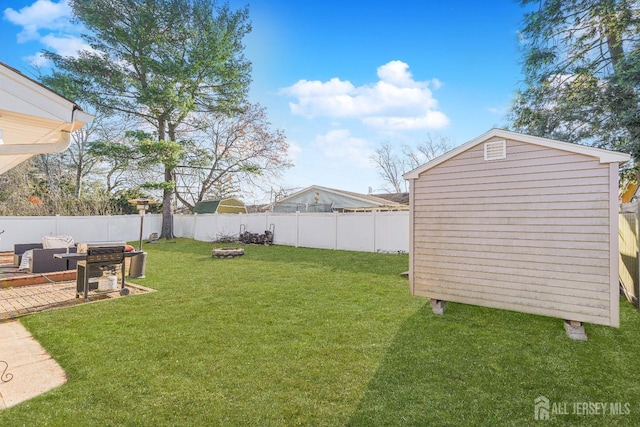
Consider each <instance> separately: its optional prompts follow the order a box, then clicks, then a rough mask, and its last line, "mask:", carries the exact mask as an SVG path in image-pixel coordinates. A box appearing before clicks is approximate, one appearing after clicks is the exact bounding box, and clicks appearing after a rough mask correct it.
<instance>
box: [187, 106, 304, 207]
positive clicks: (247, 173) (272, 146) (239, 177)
mask: <svg viewBox="0 0 640 427" xmlns="http://www.w3.org/2000/svg"><path fill="white" fill-rule="evenodd" d="M191 124H192V126H193V128H194V130H193V132H191V135H192V140H191V141H190V143H189V144H186V143H185V144H184V145H185V149H186V156H185V158H184V163H183V164H181V167H180V168H179V169H178V171H177V178H178V181H179V184H180V185H179V186H178V191H177V198H178V200H180V202H182V204H183V205H185V206H187V207H188V208H190V209H192V208H193V206H194V205H195V203H197V202H199V201H201V200H204V199H205V198H213V199H218V198H222V197H228V196H232V195H235V194H237V193H238V191H239V189H240V187H241V185H242V184H243V183H249V184H252V185H262V186H267V185H269V184H271V181H272V180H273V179H275V178H278V177H279V176H280V173H281V172H282V170H283V169H285V168H287V167H290V166H291V163H290V162H289V160H288V158H287V149H288V144H287V142H286V139H285V135H284V133H283V132H282V131H280V130H272V129H271V123H270V122H269V121H268V120H267V114H266V110H265V109H264V107H261V106H260V105H258V104H245V105H243V108H242V111H241V112H240V113H237V114H234V115H232V116H228V115H227V114H224V113H216V114H200V115H198V116H196V117H194V120H193V121H192V122H191Z"/></svg>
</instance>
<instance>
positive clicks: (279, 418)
mask: <svg viewBox="0 0 640 427" xmlns="http://www.w3.org/2000/svg"><path fill="white" fill-rule="evenodd" d="M145 250H146V251H147V252H148V254H149V255H148V259H147V271H146V273H147V275H146V278H145V279H143V280H139V283H140V284H142V285H145V286H148V287H151V288H154V289H157V290H158V292H155V293H151V294H146V295H139V296H132V297H128V298H119V299H115V300H112V301H108V302H102V303H98V304H89V305H82V306H76V307H73V308H69V309H64V310H58V311H53V312H48V313H40V314H36V315H32V316H28V317H25V318H23V319H21V320H20V321H21V322H22V323H23V324H24V325H26V327H27V328H28V329H29V330H30V331H31V332H32V333H33V335H34V336H35V337H36V338H37V339H38V340H39V341H40V342H41V343H42V345H43V346H44V347H45V348H46V349H47V350H48V351H49V352H50V353H51V355H52V356H53V357H54V358H55V359H56V360H57V361H58V363H60V365H61V366H62V367H63V368H64V369H65V371H66V372H67V375H68V377H69V381H68V383H67V384H65V385H64V386H62V387H60V388H57V389H55V390H53V391H51V392H49V393H47V394H45V395H42V396H39V397H37V398H35V399H32V400H30V401H27V402H24V403H22V404H20V405H17V406H15V407H13V408H10V409H7V410H4V411H0V425H1V426H22V425H26V426H43V425H52V426H90V425H91V426H93V425H95V426H98V425H99V426H102V425H114V426H120V425H131V426H133V425H141V426H177V425H189V426H226V425H230V426H236V425H240V426H242V425H248V426H258V425H259V426H293V425H304V426H306V425H313V426H322V425H328V426H343V425H347V426H390V425H416V426H428V425H438V426H444V425H450V426H478V425H487V426H495V425H513V426H522V425H530V424H534V423H536V421H535V420H534V400H535V399H536V398H537V397H539V396H545V397H546V398H548V399H549V401H550V402H551V404H552V407H550V410H551V411H553V410H554V409H555V410H556V411H555V413H552V414H551V417H550V420H549V421H540V424H541V425H545V426H546V425H549V426H551V425H594V426H599V425H640V401H639V398H638V396H640V374H638V373H637V372H638V366H640V336H639V332H640V314H639V313H638V312H636V311H635V309H634V308H633V307H632V306H631V305H630V304H628V303H626V302H623V303H622V307H621V312H622V319H621V327H620V328H619V329H614V328H609V327H604V326H596V325H587V326H586V330H587V334H588V335H589V341H588V342H576V341H571V340H569V339H568V337H567V335H566V333H565V332H564V329H563V327H562V322H561V321H560V320H558V319H551V318H545V317H540V316H533V315H525V314H519V313H513V312H508V311H501V310H492V309H485V308H479V307H472V306H467V305H461V304H451V303H449V304H447V312H446V314H445V315H444V316H436V315H433V314H432V313H431V309H430V306H429V304H428V301H427V300H424V299H421V298H416V297H412V296H410V295H409V291H408V284H407V281H406V279H404V278H402V277H401V276H400V273H401V272H402V271H405V270H406V269H407V265H408V259H407V256H406V255H385V254H371V253H359V252H344V251H331V250H317V249H303V248H292V247H279V246H272V247H264V246H246V247H245V255H244V256H243V257H239V258H234V259H214V258H212V257H211V254H210V251H211V245H210V244H206V243H202V242H196V241H192V240H186V239H178V241H177V243H174V244H169V243H166V244H155V245H151V244H148V245H146V246H145ZM582 402H606V403H607V410H608V412H607V413H606V414H605V415H603V414H602V413H600V415H582V414H580V413H574V412H576V410H578V411H580V412H582V409H584V410H585V411H587V412H588V405H587V406H584V407H583V406H580V405H581V403H582ZM574 403H577V404H578V406H575V405H574ZM612 403H613V404H614V408H615V407H618V408H621V409H622V412H623V414H620V415H612V414H611V413H610V408H611V405H610V404H612ZM618 403H619V404H621V405H618V406H615V404H618ZM627 404H628V405H627ZM562 405H564V406H562ZM563 408H564V410H565V411H564V412H569V413H568V414H560V413H558V411H557V410H560V411H562V410H563ZM627 409H628V412H629V413H628V414H625V413H624V412H627V411H626V410H627Z"/></svg>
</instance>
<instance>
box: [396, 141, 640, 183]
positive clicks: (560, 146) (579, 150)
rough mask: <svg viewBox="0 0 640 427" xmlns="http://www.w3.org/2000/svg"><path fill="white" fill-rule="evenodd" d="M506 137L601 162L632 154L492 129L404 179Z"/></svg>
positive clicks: (623, 158) (620, 159)
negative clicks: (495, 139)
mask: <svg viewBox="0 0 640 427" xmlns="http://www.w3.org/2000/svg"><path fill="white" fill-rule="evenodd" d="M496 137H497V138H504V139H512V140H516V141H521V142H525V143H529V144H534V145H539V146H542V147H548V148H553V149H556V150H562V151H568V152H570V153H576V154H584V155H586V156H591V157H595V158H597V159H599V160H600V163H614V162H615V163H625V162H628V161H629V160H630V159H631V156H629V155H628V154H625V153H619V152H617V151H610V150H603V149H601V148H595V147H589V146H586V145H580V144H574V143H570V142H563V141H557V140H554V139H548V138H541V137H538V136H532V135H526V134H523V133H517V132H511V131H508V130H504V129H491V130H490V131H489V132H486V133H483V134H482V135H480V136H478V137H477V138H474V139H472V140H471V141H469V142H466V143H464V144H462V145H460V146H459V147H457V148H454V149H453V150H451V151H448V152H446V153H444V154H443V155H441V156H439V157H436V158H435V159H433V160H431V161H429V162H427V163H425V164H424V165H422V166H419V167H417V168H416V169H414V170H412V171H410V172H407V173H406V174H404V175H403V176H404V179H417V178H418V177H419V176H420V174H421V173H423V172H425V171H427V170H429V169H431V168H433V167H435V166H438V165H439V164H441V163H444V162H446V161H447V160H449V159H451V158H452V157H455V156H457V155H458V154H460V153H462V152H464V151H466V150H469V149H471V148H473V147H475V146H476V145H478V144H481V143H483V142H485V141H487V140H489V139H491V138H496Z"/></svg>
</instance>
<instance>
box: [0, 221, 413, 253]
mask: <svg viewBox="0 0 640 427" xmlns="http://www.w3.org/2000/svg"><path fill="white" fill-rule="evenodd" d="M161 227H162V216H161V215H159V214H147V215H146V216H145V218H144V229H143V233H142V236H143V238H144V239H146V238H148V237H149V235H150V234H151V233H154V232H155V233H159V232H160V230H161ZM173 227H174V235H175V236H176V237H186V238H192V239H195V240H200V241H205V242H212V241H214V240H217V239H218V238H220V237H226V236H234V237H237V236H239V234H240V229H241V227H242V230H243V231H249V232H251V233H264V232H265V230H270V229H271V230H273V231H274V243H275V244H277V245H286V246H296V247H298V246H300V247H309V248H322V249H341V250H349V251H363V252H408V250H409V212H407V211H400V212H354V213H273V212H267V213H257V214H199V215H198V214H194V215H181V214H177V215H174V219H173ZM2 230H5V232H4V233H3V234H0V251H12V250H13V245H14V244H16V243H35V242H40V241H41V240H42V236H45V235H50V236H54V235H70V236H72V237H73V238H74V240H75V241H76V242H100V241H137V240H138V238H139V236H140V217H139V216H138V215H121V216H55V217H41V216H36V217H0V231H2Z"/></svg>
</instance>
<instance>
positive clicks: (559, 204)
mask: <svg viewBox="0 0 640 427" xmlns="http://www.w3.org/2000/svg"><path fill="white" fill-rule="evenodd" d="M629 159H630V157H629V156H628V155H627V154H622V153H617V152H612V151H607V150H602V149H597V148H592V147H587V146H582V145H577V144H571V143H566V142H561V141H556V140H551V139H546V138H539V137H534V136H530V135H523V134H519V133H514V132H509V131H505V130H500V129H492V130H490V131H489V132H487V133H485V134H483V135H481V136H479V137H477V138H475V139H473V140H471V141H469V142H467V143H465V144H463V145H461V146H459V147H458V148H456V149H454V150H451V151H449V152H447V153H445V154H443V155H442V156H440V157H438V158H436V159H434V160H432V161H430V162H428V163H426V164H424V165H422V166H420V167H418V168H417V169H414V170H413V171H411V172H409V173H407V174H405V176H404V177H405V179H407V180H409V181H410V242H409V247H410V258H409V259H410V260H409V282H410V289H411V293H412V294H413V295H418V296H423V297H427V298H431V299H432V300H442V301H455V302H460V303H467V304H474V305H480V306H486V307H494V308H501V309H508V310H516V311H522V312H526V313H533V314H539V315H545V316H551V317H558V318H561V319H566V320H573V321H579V322H590V323H595V324H603V325H610V326H616V327H617V326H619V295H620V293H619V292H620V291H619V285H618V166H619V164H620V163H624V162H626V161H628V160H629Z"/></svg>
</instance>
